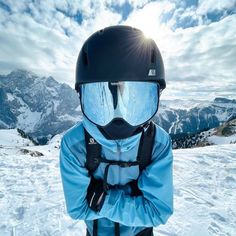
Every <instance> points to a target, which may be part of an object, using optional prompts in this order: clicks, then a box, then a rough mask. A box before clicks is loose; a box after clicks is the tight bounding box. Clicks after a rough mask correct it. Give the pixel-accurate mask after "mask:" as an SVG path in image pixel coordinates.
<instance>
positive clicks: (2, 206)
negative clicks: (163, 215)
mask: <svg viewBox="0 0 236 236" xmlns="http://www.w3.org/2000/svg"><path fill="white" fill-rule="evenodd" d="M12 140H18V142H13V141H12ZM59 142H60V136H56V137H55V138H54V139H53V140H52V141H51V142H50V144H49V145H45V146H33V145H31V144H30V143H27V142H26V140H22V138H20V137H19V135H18V134H17V132H16V131H14V130H10V131H9V130H8V132H6V131H4V130H0V236H8V235H11V236H39V235H40V236H42V235H43V236H46V235H47V236H49V235H54V236H64V235H65V236H75V235H76V236H83V235H85V225H84V223H83V222H82V221H74V220H72V219H70V217H69V216H68V215H67V214H66V209H65V203H64V195H63V190H62V185H61V179H60V170H59V166H58V164H59V159H58V156H59ZM174 186H175V210H174V214H173V216H172V217H171V218H170V219H169V221H168V223H167V224H166V225H163V226H159V227H158V228H156V229H155V235H156V236H157V235H158V236H159V235H162V236H163V235H169V236H170V235H173V236H177V235H178V236H208V235H209V236H210V235H217V236H220V235H222V236H223V235H228V236H229V235H231V236H234V235H236V144H227V145H216V146H208V147H203V148H194V149H184V150H180V149H179V150H174Z"/></svg>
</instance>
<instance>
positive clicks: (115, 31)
mask: <svg viewBox="0 0 236 236" xmlns="http://www.w3.org/2000/svg"><path fill="white" fill-rule="evenodd" d="M75 77H76V83H75V89H76V91H77V92H78V93H79V95H80V99H81V96H82V95H81V93H80V85H81V84H83V83H93V82H107V81H108V82H116V81H154V82H157V83H158V84H159V87H160V90H161V91H162V90H164V89H165V87H166V82H165V73H164V64H163V60H162V57H161V54H160V51H159V49H158V47H157V45H156V43H155V41H154V40H152V39H150V38H146V37H145V36H144V34H143V32H142V31H141V30H139V29H136V28H134V27H131V26H125V25H116V26H110V27H106V28H104V29H101V30H99V31H97V32H95V33H93V34H92V35H91V36H90V37H89V38H88V39H87V40H86V41H85V42H84V44H83V46H82V48H81V50H80V53H79V56H78V60H77V64H76V75H75ZM81 109H82V112H83V108H82V107H81ZM83 113H84V112H83ZM84 115H85V116H86V114H84ZM146 123H148V121H147V122H146ZM118 127H119V129H118ZM98 128H99V130H100V131H101V132H102V133H103V134H104V135H105V137H106V138H108V139H121V138H127V137H130V136H132V135H134V134H136V133H138V132H140V127H137V126H136V127H134V126H131V125H129V124H128V123H127V122H124V120H120V119H116V120H115V121H114V122H113V124H112V125H110V126H109V127H106V126H103V127H101V126H100V127H99V126H98ZM115 130H119V131H118V133H115V134H114V132H115ZM112 132H113V134H112Z"/></svg>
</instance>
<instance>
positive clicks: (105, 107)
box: [81, 81, 159, 126]
mask: <svg viewBox="0 0 236 236" xmlns="http://www.w3.org/2000/svg"><path fill="white" fill-rule="evenodd" d="M158 90H159V86H158V84H157V83H154V82H136V81H119V82H96V83H87V84H82V85H81V93H82V99H81V106H82V109H83V112H84V114H85V115H86V116H87V118H88V119H90V120H91V121H92V122H94V123H95V124H97V125H100V126H105V125H107V124H108V123H109V122H110V121H112V119H114V118H119V117H120V118H123V119H125V120H126V121H127V122H128V123H129V124H131V125H133V126H137V125H140V124H143V123H144V122H146V121H147V120H149V119H150V118H151V117H152V116H153V115H154V114H155V113H156V112H157V108H158V93H159V91H158Z"/></svg>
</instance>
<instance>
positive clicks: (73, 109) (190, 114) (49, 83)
mask: <svg viewBox="0 0 236 236" xmlns="http://www.w3.org/2000/svg"><path fill="white" fill-rule="evenodd" d="M233 117H236V100H235V99H227V98H215V100H214V101H198V100H188V101H182V100H174V101H167V100H161V104H160V109H159V111H158V113H157V115H156V116H155V117H154V121H155V122H156V123H157V124H159V125H160V126H161V127H163V128H164V129H165V130H166V131H167V132H168V133H170V134H176V135H178V134H182V133H184V134H197V133H199V132H202V131H204V130H208V129H211V128H215V127H218V126H220V125H221V124H223V123H224V122H227V121H228V120H230V119H232V118H233ZM81 119H82V113H81V110H80V104H79V98H78V95H77V94H76V92H75V91H74V90H73V89H72V88H71V87H70V86H68V85H66V84H60V83H58V82H57V81H56V80H55V79H53V78H52V77H48V78H45V77H43V78H41V77H39V76H37V75H35V74H34V73H31V72H29V71H25V70H15V71H13V72H11V73H10V74H8V75H0V129H8V128H19V129H21V130H23V131H24V132H25V133H26V134H28V135H29V136H31V137H32V138H34V140H36V141H38V142H39V143H41V144H45V143H46V142H47V141H48V140H49V139H50V138H51V137H53V136H54V135H56V134H60V133H61V132H63V131H65V130H67V129H68V128H70V127H71V126H73V125H74V124H75V123H77V122H78V121H80V120H81Z"/></svg>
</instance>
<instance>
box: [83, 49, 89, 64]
mask: <svg viewBox="0 0 236 236" xmlns="http://www.w3.org/2000/svg"><path fill="white" fill-rule="evenodd" d="M83 60H84V65H86V66H87V65H88V54H87V52H84V53H83Z"/></svg>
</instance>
